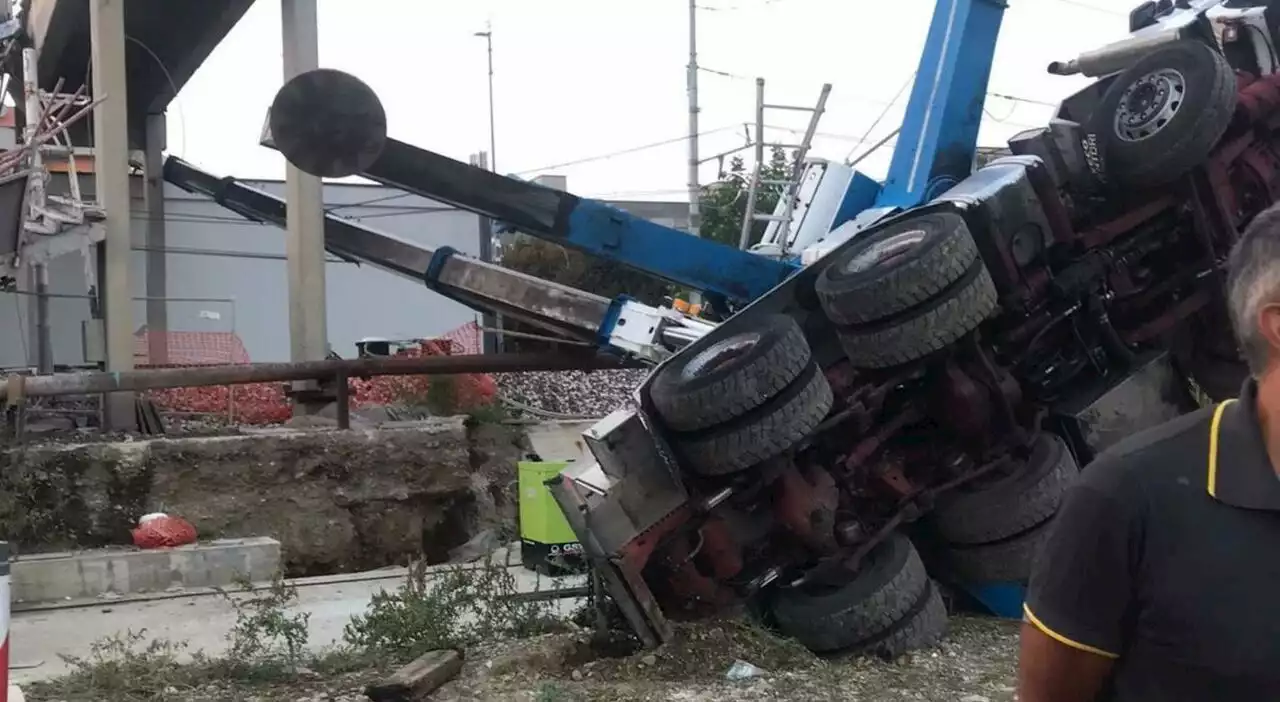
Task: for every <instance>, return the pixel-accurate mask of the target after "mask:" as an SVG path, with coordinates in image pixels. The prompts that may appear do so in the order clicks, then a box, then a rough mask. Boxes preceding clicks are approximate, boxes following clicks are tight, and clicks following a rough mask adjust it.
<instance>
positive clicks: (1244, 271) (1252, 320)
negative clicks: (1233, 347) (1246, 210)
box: [1227, 205, 1280, 377]
mask: <svg viewBox="0 0 1280 702" xmlns="http://www.w3.org/2000/svg"><path fill="white" fill-rule="evenodd" d="M1275 302H1280V205H1273V206H1272V207H1270V208H1268V209H1267V210H1266V211H1264V212H1263V213H1262V214H1260V215H1258V216H1257V217H1255V218H1254V220H1253V222H1251V223H1250V224H1249V226H1248V228H1246V229H1245V232H1244V234H1243V235H1242V236H1241V237H1240V240H1239V241H1238V242H1236V245H1235V248H1234V249H1232V251H1231V258H1230V260H1229V262H1228V267H1227V305H1228V308H1229V309H1230V312H1231V323H1232V324H1233V325H1234V326H1235V330H1236V340H1237V341H1239V342H1240V352H1241V354H1242V355H1243V356H1244V360H1245V362H1246V363H1248V364H1249V370H1250V372H1252V373H1253V375H1254V377H1257V376H1259V375H1261V374H1262V371H1263V370H1264V369H1265V368H1266V365H1267V359H1268V358H1269V357H1270V355H1271V345H1270V344H1269V343H1268V342H1267V340H1266V338H1265V337H1263V336H1262V332H1261V331H1260V330H1259V329H1258V313H1259V312H1260V311H1261V310H1262V308H1263V307H1265V306H1266V305H1268V304H1271V303H1275Z"/></svg>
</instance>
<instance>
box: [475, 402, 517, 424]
mask: <svg viewBox="0 0 1280 702" xmlns="http://www.w3.org/2000/svg"><path fill="white" fill-rule="evenodd" d="M510 418H511V414H510V413H509V412H507V409H506V408H505V407H503V406H502V403H501V402H491V403H489V404H487V405H481V406H479V407H475V408H473V409H472V410H471V411H470V412H468V413H467V419H468V420H469V421H471V422H474V423H475V424H501V423H503V422H505V421H507V420H508V419H510Z"/></svg>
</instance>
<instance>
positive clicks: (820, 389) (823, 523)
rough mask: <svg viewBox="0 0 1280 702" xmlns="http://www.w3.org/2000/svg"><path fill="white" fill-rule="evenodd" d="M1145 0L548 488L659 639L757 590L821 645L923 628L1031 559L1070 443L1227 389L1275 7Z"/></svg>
mask: <svg viewBox="0 0 1280 702" xmlns="http://www.w3.org/2000/svg"><path fill="white" fill-rule="evenodd" d="M1195 4H1196V3H1192V5H1195ZM1201 4H1202V5H1217V4H1218V3H1201ZM1259 4H1260V3H1259ZM1232 5H1239V3H1232ZM1147 6H1151V7H1147ZM1139 10H1140V11H1139V12H1136V13H1135V17H1134V30H1135V31H1134V34H1133V37H1131V38H1130V39H1129V40H1126V41H1125V42H1121V43H1119V44H1117V45H1115V46H1113V47H1108V48H1104V49H1102V50H1099V51H1096V52H1091V53H1090V54H1085V55H1083V56H1081V57H1080V59H1077V60H1076V61H1073V62H1068V63H1064V64H1055V66H1054V67H1053V69H1052V70H1054V71H1056V72H1059V73H1071V72H1081V71H1083V72H1085V73H1087V74H1094V75H1096V74H1105V75H1102V77H1101V78H1100V79H1099V80H1098V81H1097V82H1095V83H1094V84H1092V85H1090V86H1089V87H1088V88H1086V89H1084V90H1083V91H1081V92H1079V93H1078V94H1075V95H1073V96H1072V97H1070V98H1069V99H1067V100H1066V101H1064V102H1063V103H1062V105H1061V107H1060V109H1059V112H1058V114H1057V116H1056V118H1055V119H1054V120H1053V121H1052V123H1051V124H1050V125H1049V126H1048V127H1047V128H1045V129H1038V130H1032V131H1029V132H1025V133H1023V134H1020V135H1018V136H1017V137H1015V138H1014V139H1013V140H1012V141H1011V142H1010V148H1011V151H1012V152H1013V155H1012V156H1009V157H1005V158H1001V159H998V160H996V161H994V162H992V163H990V164H989V165H987V166H986V167H984V168H981V169H980V170H978V171H976V172H974V173H973V174H972V175H971V176H970V177H969V178H967V179H965V180H963V181H962V182H960V183H958V184H957V185H955V186H954V187H952V188H950V189H949V190H948V191H946V192H943V193H941V194H940V195H938V196H937V197H935V198H933V199H932V201H931V202H929V203H928V204H927V205H926V206H924V207H921V208H917V209H913V210H910V211H906V212H903V213H901V214H898V215H896V216H894V217H892V218H890V219H887V220H884V221H883V222H882V223H880V224H879V225H877V226H876V227H874V228H872V229H868V230H866V231H863V232H860V233H858V234H857V235H856V236H854V237H853V238H852V239H851V240H850V241H848V242H847V243H845V244H843V245H842V246H840V247H839V248H838V249H836V250H835V251H833V252H831V253H829V254H828V255H826V256H825V257H823V258H821V259H820V260H818V261H816V262H815V263H813V264H811V265H809V266H808V267H806V268H805V269H804V270H802V271H801V272H800V273H798V274H796V275H795V276H794V277H792V278H791V279H789V280H788V281H786V282H785V283H784V284H782V285H780V286H778V287H777V288H775V289H774V290H772V291H771V292H770V293H768V294H767V295H765V296H764V297H762V298H760V299H758V300H756V301H755V302H754V303H752V304H751V305H750V306H748V307H747V308H745V309H743V310H741V311H740V312H738V313H737V314H736V315H735V316H733V317H731V318H730V319H728V320H727V321H725V323H723V324H722V325H720V327H719V328H718V329H716V330H715V331H714V332H712V333H710V334H709V335H707V336H705V337H703V338H702V339H700V340H699V341H697V342H695V343H694V344H692V345H691V346H689V347H688V348H685V349H684V350H682V351H681V352H680V353H679V354H677V355H676V356H675V357H673V358H671V359H670V360H669V361H667V362H666V363H664V364H663V365H661V366H660V367H659V368H658V369H657V370H656V371H655V372H654V373H653V374H652V375H651V376H650V378H649V379H648V380H647V381H646V382H645V383H644V385H643V386H642V387H641V388H640V389H639V391H638V400H639V405H640V406H639V409H638V410H634V411H632V410H628V411H622V412H619V413H616V414H615V415H613V416H611V417H610V418H608V419H607V420H605V421H604V422H602V423H600V424H599V425H597V426H596V427H594V428H593V429H592V430H591V431H590V432H588V434H587V439H588V442H589V443H590V445H591V448H592V451H593V452H594V455H595V457H596V458H597V460H598V463H599V465H598V466H582V467H579V468H577V469H573V470H570V471H569V472H567V473H566V474H565V475H563V476H562V479H561V480H560V481H559V482H558V483H556V484H554V485H553V488H552V489H553V493H554V494H555V495H556V496H557V499H558V500H559V501H560V503H561V505H562V507H563V508H564V511H565V514H566V515H567V517H568V518H569V520H570V522H571V524H572V525H573V527H574V529H575V531H576V533H577V534H578V536H579V537H580V538H581V540H582V543H583V546H584V549H585V551H586V552H587V553H588V554H589V555H591V556H592V557H593V559H594V562H595V564H596V565H597V567H598V568H599V570H600V572H602V573H603V574H604V575H605V578H606V580H607V582H608V585H609V589H610V591H611V592H612V594H613V595H614V598H615V599H616V600H617V601H618V603H619V604H620V606H621V607H622V610H623V612H624V613H625V614H626V615H627V618H628V620H629V621H630V623H631V625H632V626H633V627H634V629H635V630H636V631H637V633H638V634H639V635H640V637H641V638H642V639H643V640H644V641H646V642H647V643H650V644H655V643H657V642H660V641H661V640H662V639H664V638H665V637H666V636H668V635H669V631H670V630H669V625H668V620H669V619H681V618H691V617H699V616H704V615H707V614H710V613H712V612H715V611H717V610H722V609H724V608H726V607H731V606H735V605H742V604H744V603H749V604H751V605H753V607H754V608H755V609H757V610H758V611H761V612H763V613H764V614H765V616H766V617H768V618H769V619H770V620H771V621H772V622H773V623H774V624H775V625H776V626H777V627H778V628H779V629H780V630H781V631H782V632H783V633H785V634H788V635H790V636H793V637H795V638H796V639H798V640H799V641H801V642H803V643H804V644H805V645H807V646H808V647H810V648H811V649H813V650H815V651H819V652H830V651H841V650H874V651H878V652H881V653H885V654H897V653H900V652H902V651H904V650H907V649H909V648H912V647H915V646H920V645H924V644H927V643H929V642H931V641H934V640H936V639H937V638H938V637H939V636H940V635H941V633H942V631H943V630H944V626H945V622H946V617H947V614H946V610H945V608H944V606H943V603H942V600H941V599H940V595H939V591H938V590H937V589H936V587H935V585H934V584H933V582H932V580H931V578H930V575H933V576H934V577H937V578H939V579H943V580H946V581H950V582H953V583H958V584H961V585H962V588H963V589H965V590H967V591H968V592H970V593H973V594H974V595H976V596H977V597H979V598H982V597H985V596H989V595H988V593H990V592H993V591H994V590H993V589H991V588H987V587H984V585H985V584H992V583H998V584H1008V583H1013V584H1017V583H1020V582H1025V579H1026V578H1027V576H1028V574H1029V570H1030V567H1031V562H1032V558H1033V555H1034V553H1035V551H1036V549H1037V546H1038V544H1039V543H1040V541H1041V540H1042V538H1043V537H1044V535H1045V533H1046V528H1047V525H1048V523H1049V522H1050V520H1051V518H1052V516H1053V515H1054V513H1055V511H1056V509H1057V507H1058V504H1059V502H1060V499H1061V497H1062V494H1063V492H1064V490H1065V489H1066V488H1067V486H1068V485H1069V484H1070V482H1071V480H1072V476H1073V475H1074V474H1075V473H1076V472H1077V471H1078V470H1079V466H1081V465H1084V464H1086V463H1088V462H1089V461H1090V460H1091V459H1092V458H1093V457H1094V455H1095V454H1096V452H1098V451H1100V450H1102V449H1104V448H1105V447H1106V446H1107V445H1109V444H1111V443H1113V442H1114V441H1115V440H1117V439H1118V438H1119V437H1122V436H1124V435H1127V434H1129V433H1132V432H1133V431H1136V430H1138V429H1141V428H1145V427H1146V426H1150V425H1151V424H1152V423H1155V422H1159V421H1161V420H1163V419H1167V418H1169V417H1170V416H1171V415H1172V414H1176V413H1177V412H1180V411H1184V410H1186V409H1187V408H1189V407H1191V406H1192V401H1193V400H1192V396H1193V395H1199V396H1200V399H1201V401H1203V397H1204V396H1205V395H1207V396H1208V397H1209V398H1214V399H1218V398H1223V397H1227V396H1234V395H1235V393H1236V392H1237V391H1238V389H1239V387H1240V383H1241V382H1242V381H1243V379H1244V377H1245V374H1246V371H1245V367H1244V365H1243V364H1242V362H1241V360H1240V358H1239V356H1238V352H1237V348H1236V345H1235V343H1234V341H1233V338H1232V333H1231V329H1230V324H1229V320H1228V318H1227V314H1226V311H1225V304H1224V261H1225V258H1226V256H1227V254H1228V252H1229V250H1230V248H1231V246H1232V244H1233V242H1234V241H1235V239H1236V238H1237V236H1238V233H1239V232H1240V231H1241V230H1242V229H1243V228H1244V227H1245V226H1246V225H1247V224H1248V223H1249V221H1250V220H1251V219H1252V218H1253V217H1254V216H1255V215H1257V214H1258V213H1259V212H1260V211H1261V210H1263V209H1265V208H1267V207H1268V206H1270V205H1271V204H1273V203H1275V202H1276V201H1277V199H1278V198H1280V189H1278V188H1280V151H1278V147H1280V135H1278V134H1277V131H1276V128H1277V126H1280V109H1277V108H1280V75H1277V74H1276V68H1277V58H1276V52H1275V49H1274V47H1275V45H1276V42H1277V41H1280V37H1278V36H1277V35H1276V34H1275V32H1274V31H1273V29H1274V28H1275V27H1276V23H1277V21H1280V17H1275V16H1273V15H1274V13H1275V12H1277V10H1275V9H1264V8H1261V7H1257V8H1244V9H1238V8H1236V9H1230V10H1228V11H1226V12H1223V14H1221V15H1214V14H1212V13H1206V12H1204V11H1203V10H1202V9H1197V8H1192V9H1189V10H1181V9H1180V10H1177V11H1176V12H1175V11H1173V9H1172V5H1170V7H1169V8H1160V7H1157V5H1156V3H1146V5H1144V6H1143V7H1142V8H1139ZM1217 10H1218V11H1223V10H1224V8H1217ZM1161 13H1163V15H1164V16H1162V14H1161ZM1224 17H1229V19H1225V20H1224V19H1223V18H1224ZM1091 71H1092V73H1091ZM1183 381H1189V382H1183ZM922 556H923V557H922ZM926 563H928V564H929V568H928V569H926V565H925V564H926ZM988 604H989V605H993V606H997V608H998V605H994V604H993V603H992V602H988ZM1015 606H1016V605H1015ZM1015 611H1016V610H1015Z"/></svg>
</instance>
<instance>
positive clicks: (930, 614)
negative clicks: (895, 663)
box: [771, 532, 946, 655]
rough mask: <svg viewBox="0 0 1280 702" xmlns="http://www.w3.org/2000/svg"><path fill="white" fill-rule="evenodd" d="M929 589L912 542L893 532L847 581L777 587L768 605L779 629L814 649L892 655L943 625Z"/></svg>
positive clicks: (928, 638) (932, 634)
mask: <svg viewBox="0 0 1280 702" xmlns="http://www.w3.org/2000/svg"><path fill="white" fill-rule="evenodd" d="M933 590H934V588H933V587H932V584H931V583H930V582H929V576H928V575H927V574H926V573H925V569H924V564H923V563H922V562H921V561H920V555H919V554H918V553H916V550H915V547H914V546H912V545H911V542H910V541H909V540H908V539H907V537H905V536H903V535H902V534H900V533H896V532H895V533H893V534H891V535H890V536H889V537H888V538H887V539H885V540H884V542H882V543H880V544H879V545H877V546H876V547H875V548H874V549H872V550H871V552H870V553H869V554H867V557H866V559H865V560H864V561H863V564H862V569H861V570H860V571H859V572H858V574H857V576H856V577H855V578H854V579H853V580H852V581H850V582H849V583H847V584H845V585H842V586H840V587H838V588H833V589H825V590H817V589H814V590H809V589H805V588H786V589H780V590H779V591H778V592H777V593H776V595H775V596H774V598H773V600H772V602H771V610H772V614H773V620H774V622H775V623H776V624H777V626H778V628H779V629H780V630H781V631H782V633H783V634H785V635H787V636H790V637H792V638H794V639H796V640H797V641H799V642H800V643H802V644H804V645H805V646H806V647H808V648H809V649H810V650H812V651H814V652H815V653H832V652H836V651H868V650H870V651H880V652H884V653H890V654H895V655H896V654H897V653H901V652H903V651H904V650H906V648H909V647H914V646H919V645H924V644H926V643H928V642H929V641H931V640H935V639H936V638H937V637H940V636H941V633H942V630H943V629H945V627H946V610H945V608H943V610H942V612H941V617H939V616H938V611H937V610H938V606H939V605H941V600H940V598H938V596H937V593H936V592H934V591H933ZM935 599H938V601H937V602H936V603H935V602H934V600H935ZM939 620H940V621H939ZM897 649H902V650H897Z"/></svg>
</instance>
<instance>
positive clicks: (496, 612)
mask: <svg viewBox="0 0 1280 702" xmlns="http://www.w3.org/2000/svg"><path fill="white" fill-rule="evenodd" d="M517 592H518V591H517V589H516V580H515V576H513V575H512V574H511V572H510V571H509V570H508V569H507V568H506V567H505V566H503V565H500V564H495V563H493V562H492V561H488V560H486V561H483V562H481V563H479V564H471V565H468V566H457V567H453V568H447V569H444V570H441V571H438V572H435V573H429V572H428V571H427V569H426V566H425V565H422V564H419V565H416V566H414V568H412V569H411V571H410V574H409V577H408V579H407V581H406V582H405V584H404V585H402V586H401V587H400V588H399V589H398V590H396V591H395V592H390V593H388V592H380V593H377V594H375V595H374V596H373V600H372V601H371V602H370V603H369V607H368V609H367V610H366V611H365V613H364V614H362V615H357V616H356V617H354V618H352V620H351V622H350V623H349V624H347V626H346V629H345V631H344V638H345V640H346V642H347V643H348V644H349V645H351V646H352V647H354V648H355V649H357V650H361V651H382V652H385V653H388V654H391V655H395V656H397V657H400V658H413V657H416V656H419V655H421V654H422V653H424V652H426V651H430V650H433V649H444V648H463V647H466V646H468V645H471V644H475V643H478V642H481V641H488V640H493V639H497V638H502V637H515V638H521V637H527V636H533V635H537V634H541V633H545V632H547V631H549V630H552V629H554V628H556V627H557V626H559V622H558V620H557V619H556V618H555V617H554V616H553V614H552V610H551V606H550V605H549V604H547V603H546V602H527V601H523V600H521V599H519V598H517V597H515V595H516V594H517Z"/></svg>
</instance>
